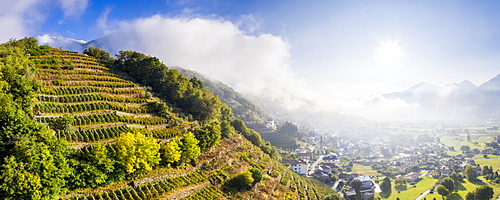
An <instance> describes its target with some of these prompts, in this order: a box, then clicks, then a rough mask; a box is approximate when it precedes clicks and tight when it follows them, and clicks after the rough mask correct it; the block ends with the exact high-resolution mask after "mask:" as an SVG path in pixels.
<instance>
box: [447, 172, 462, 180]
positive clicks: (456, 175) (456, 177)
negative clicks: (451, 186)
mask: <svg viewBox="0 0 500 200" xmlns="http://www.w3.org/2000/svg"><path fill="white" fill-rule="evenodd" d="M450 178H452V179H453V180H455V181H456V182H461V181H463V180H464V176H462V175H461V174H458V173H457V172H453V173H451V174H450Z"/></svg>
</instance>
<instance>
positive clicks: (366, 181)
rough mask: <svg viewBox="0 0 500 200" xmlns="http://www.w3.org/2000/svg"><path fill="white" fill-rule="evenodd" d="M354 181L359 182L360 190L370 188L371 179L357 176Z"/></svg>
mask: <svg viewBox="0 0 500 200" xmlns="http://www.w3.org/2000/svg"><path fill="white" fill-rule="evenodd" d="M354 179H357V180H359V181H361V188H371V187H372V179H371V178H370V177H369V176H358V177H356V178H354Z"/></svg>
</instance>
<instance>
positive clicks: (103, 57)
mask: <svg viewBox="0 0 500 200" xmlns="http://www.w3.org/2000/svg"><path fill="white" fill-rule="evenodd" d="M83 54H87V55H89V56H92V57H94V58H96V59H97V60H99V62H101V63H103V64H105V65H110V64H112V63H113V62H114V60H115V59H114V58H112V57H111V56H110V55H109V53H108V52H106V51H104V50H101V49H99V48H95V47H92V46H89V47H88V48H87V49H84V50H83Z"/></svg>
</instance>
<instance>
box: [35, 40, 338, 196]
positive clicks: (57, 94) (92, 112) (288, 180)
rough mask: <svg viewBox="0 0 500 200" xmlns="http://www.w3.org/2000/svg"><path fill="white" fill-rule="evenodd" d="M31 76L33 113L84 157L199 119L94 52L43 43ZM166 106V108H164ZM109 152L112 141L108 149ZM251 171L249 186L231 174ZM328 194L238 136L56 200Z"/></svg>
mask: <svg viewBox="0 0 500 200" xmlns="http://www.w3.org/2000/svg"><path fill="white" fill-rule="evenodd" d="M31 60H32V61H33V62H34V63H35V65H36V68H37V70H36V77H37V79H38V80H39V81H40V82H41V84H42V85H43V86H44V89H43V90H42V91H41V92H40V93H39V94H38V96H37V98H38V103H37V104H36V106H35V108H34V110H33V112H34V114H35V121H37V122H39V123H46V124H49V125H50V127H51V128H52V129H53V130H55V131H54V133H55V135H56V136H57V137H58V138H60V139H66V140H68V141H69V142H70V144H71V146H72V147H74V148H77V149H79V150H78V151H79V152H80V153H78V154H77V155H78V156H82V157H85V156H88V155H89V152H92V151H93V149H94V148H95V146H96V144H111V143H114V142H115V139H116V138H118V137H119V136H120V135H122V134H123V133H126V132H135V131H140V132H143V133H145V134H147V135H150V136H152V137H154V138H155V140H156V141H157V142H158V143H165V142H168V141H170V140H171V139H172V138H175V137H181V138H182V137H183V135H184V133H185V132H186V131H189V130H192V129H193V128H196V127H199V126H200V125H199V124H200V123H202V122H197V121H192V120H189V119H188V118H187V117H180V115H179V114H178V113H173V112H167V113H162V114H160V112H161V111H162V110H164V109H165V108H166V107H168V106H167V105H166V104H165V103H163V102H161V100H160V99H158V98H155V97H152V95H151V94H150V93H149V92H148V91H146V89H144V88H143V87H141V86H140V85H138V84H136V83H134V82H132V81H129V80H125V79H123V78H121V76H118V75H117V74H115V73H113V72H112V71H111V70H109V69H108V68H106V67H104V65H103V64H101V63H99V62H98V60H96V59H95V58H94V57H91V56H87V55H83V54H78V53H77V52H72V51H65V50H60V49H54V48H52V49H50V52H49V53H48V54H45V55H43V56H36V57H35V56H33V57H31ZM168 110H171V109H170V108H169V109H168ZM108 148H109V149H111V151H115V150H116V149H115V150H114V149H113V148H114V147H109V146H108ZM250 169H258V170H260V171H261V172H262V179H261V180H260V181H259V182H257V183H256V184H254V185H253V186H252V187H251V188H244V189H241V188H237V187H235V186H234V184H233V183H234V181H233V180H234V179H235V177H237V176H238V175H240V174H242V173H245V172H247V171H248V170H250ZM332 192H334V191H333V190H331V189H330V188H329V187H328V186H326V185H324V184H322V183H320V182H319V181H317V180H314V179H309V178H304V177H301V176H299V175H297V174H295V173H293V172H292V171H290V170H289V169H287V168H286V167H284V166H283V165H282V164H281V163H279V162H278V161H276V160H274V159H272V158H271V157H270V156H269V155H268V154H266V153H264V152H263V151H262V150H261V149H260V148H259V147H257V146H255V145H254V144H253V143H252V142H250V141H248V140H247V139H246V138H245V137H243V136H242V135H239V134H233V135H230V136H227V137H224V138H223V139H221V141H220V143H219V144H218V145H215V146H213V147H210V148H205V149H203V150H202V152H201V155H200V156H199V157H198V158H197V159H196V161H195V162H194V163H193V164H192V165H191V164H188V165H182V166H179V167H168V166H163V165H159V166H156V167H155V168H154V169H153V170H152V171H149V172H147V173H145V174H142V175H140V176H138V177H135V178H134V179H132V180H125V181H120V182H116V183H112V184H110V185H109V186H105V187H104V186H103V187H97V188H93V189H91V188H87V189H77V190H73V191H68V192H67V193H66V194H63V195H61V198H62V199H226V198H231V199H233V198H235V199H285V198H289V199H322V198H323V197H324V196H326V195H328V194H330V193H332Z"/></svg>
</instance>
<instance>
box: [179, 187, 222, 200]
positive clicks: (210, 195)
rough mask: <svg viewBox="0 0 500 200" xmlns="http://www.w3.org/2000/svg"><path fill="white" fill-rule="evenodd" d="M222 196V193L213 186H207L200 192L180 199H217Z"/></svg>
mask: <svg viewBox="0 0 500 200" xmlns="http://www.w3.org/2000/svg"><path fill="white" fill-rule="evenodd" d="M222 195H223V193H222V191H220V190H219V189H217V188H215V187H214V186H213V185H208V186H206V187H205V188H203V189H201V190H200V191H196V192H195V193H193V194H191V195H189V196H188V197H185V198H182V199H184V200H198V199H219V197H221V196H222Z"/></svg>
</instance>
